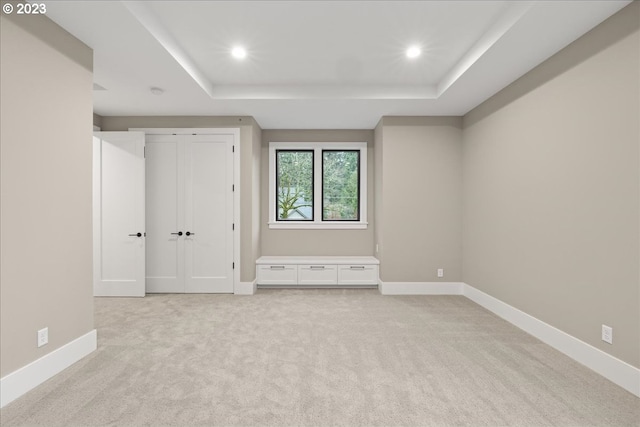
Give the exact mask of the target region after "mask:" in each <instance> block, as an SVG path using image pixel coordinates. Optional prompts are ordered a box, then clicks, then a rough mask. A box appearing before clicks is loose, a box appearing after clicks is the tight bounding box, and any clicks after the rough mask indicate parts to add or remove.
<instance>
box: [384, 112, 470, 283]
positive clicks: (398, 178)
mask: <svg viewBox="0 0 640 427" xmlns="http://www.w3.org/2000/svg"><path fill="white" fill-rule="evenodd" d="M375 140H376V159H375V165H376V183H377V185H378V186H379V187H380V188H379V189H378V192H377V196H378V197H382V199H381V200H378V201H377V202H376V215H379V217H378V216H377V217H376V218H377V221H376V224H377V226H378V230H377V233H376V234H377V238H378V241H377V243H378V246H379V253H378V256H379V257H380V259H381V260H383V262H382V263H381V267H380V270H381V279H382V280H383V281H384V282H437V281H440V282H458V281H460V280H461V279H462V229H461V228H462V217H461V214H462V119H461V118H460V117H383V119H382V120H381V122H380V124H379V125H378V127H377V128H376V139H375ZM380 148H382V149H381V150H379V149H380ZM383 153H384V155H383ZM438 268H443V269H444V273H445V274H444V277H442V278H438V277H437V269H438Z"/></svg>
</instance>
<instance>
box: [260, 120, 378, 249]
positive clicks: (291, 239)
mask: <svg viewBox="0 0 640 427" xmlns="http://www.w3.org/2000/svg"><path fill="white" fill-rule="evenodd" d="M269 142H367V147H368V149H367V165H368V169H369V170H368V173H367V213H368V221H369V226H368V228H367V229H366V230H282V229H279V230H272V229H269V225H268V224H267V222H268V221H269ZM261 188H262V200H261V204H262V210H261V213H262V219H261V223H262V227H261V230H262V255H373V230H374V226H375V224H374V212H373V197H374V178H373V131H372V130H263V131H262V187H261Z"/></svg>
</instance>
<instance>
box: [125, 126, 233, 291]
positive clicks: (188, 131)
mask: <svg viewBox="0 0 640 427" xmlns="http://www.w3.org/2000/svg"><path fill="white" fill-rule="evenodd" d="M129 131H139V132H144V133H145V134H146V135H193V134H196V135H220V134H228V135H233V146H234V149H235V152H234V156H233V185H234V187H235V191H234V192H233V223H234V224H235V232H234V233H233V262H234V263H235V269H234V270H233V289H234V291H235V290H236V289H240V288H241V284H240V270H241V260H240V232H241V228H242V227H241V224H240V191H241V186H240V153H241V147H240V128H129Z"/></svg>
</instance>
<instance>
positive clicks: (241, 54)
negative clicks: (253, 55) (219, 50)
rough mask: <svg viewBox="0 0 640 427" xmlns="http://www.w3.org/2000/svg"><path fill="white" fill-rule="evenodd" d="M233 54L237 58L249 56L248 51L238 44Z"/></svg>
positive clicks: (232, 51)
mask: <svg viewBox="0 0 640 427" xmlns="http://www.w3.org/2000/svg"><path fill="white" fill-rule="evenodd" d="M231 56H233V57H234V58H236V59H244V58H246V57H247V51H246V50H245V48H243V47H242V46H236V47H234V48H233V49H232V50H231Z"/></svg>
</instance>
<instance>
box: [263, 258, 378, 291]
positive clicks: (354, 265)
mask: <svg viewBox="0 0 640 427" xmlns="http://www.w3.org/2000/svg"><path fill="white" fill-rule="evenodd" d="M379 264H380V261H378V260H377V259H376V258H374V257H372V256H263V257H260V258H258V260H257V261H256V280H257V284H258V286H263V287H267V286H297V287H307V286H308V287H350V286H353V287H375V286H377V285H378V266H379Z"/></svg>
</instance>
